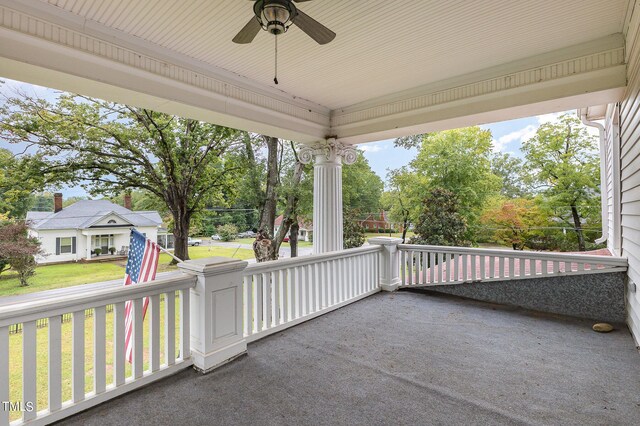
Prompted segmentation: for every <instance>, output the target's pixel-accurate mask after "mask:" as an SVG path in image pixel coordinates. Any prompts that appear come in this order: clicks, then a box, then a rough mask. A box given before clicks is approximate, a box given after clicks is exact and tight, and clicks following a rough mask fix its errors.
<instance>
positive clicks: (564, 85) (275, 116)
mask: <svg viewBox="0 0 640 426" xmlns="http://www.w3.org/2000/svg"><path fill="white" fill-rule="evenodd" d="M0 40H1V42H0V57H1V58H2V61H0V75H2V76H3V77H6V78H13V79H16V80H21V81H26V82H30V83H34V84H40V85H43V86H47V87H52V88H57V89H60V90H66V91H70V92H76V93H82V94H85V95H89V96H95V97H99V98H102V99H107V100H110V101H114V102H120V103H125V104H128V105H134V106H139V107H145V108H150V109H154V110H157V111H162V112H165V113H169V114H176V115H180V116H185V117H190V118H193V119H198V120H204V121H209V122H213V123H217V124H220V125H224V126H229V127H233V128H237V129H242V130H247V131H251V132H256V133H261V134H266V135H271V136H275V137H279V138H283V139H288V140H294V141H297V142H299V143H305V144H307V143H314V141H317V140H319V139H323V138H325V137H326V135H335V136H336V137H337V139H338V140H340V141H341V142H342V143H343V144H348V145H353V144H358V143H365V142H372V141H378V140H382V139H391V138H395V137H399V136H406V135H408V134H420V133H425V132H431V131H437V130H443V129H450V128H457V127H463V126H468V125H475V124H481V123H490V122H496V121H504V120H510V119H514V118H520V117H526V116H531V115H536V114H541V113H546V112H549V111H562V110H567V109H574V108H576V107H587V106H590V105H602V104H607V103H613V102H617V101H618V100H620V99H621V97H622V94H623V92H624V87H625V86H626V62H625V41H624V37H623V36H622V34H611V35H609V36H606V37H601V38H599V39H595V40H591V41H589V42H585V43H581V44H577V45H573V46H569V47H566V48H562V49H559V50H555V51H551V52H546V53H542V54H537V55H532V56H530V57H526V58H524V59H521V60H518V61H514V62H511V63H507V64H502V65H499V66H495V67H491V68H487V69H482V70H479V71H474V72H469V73H467V74H464V75H461V76H457V77H453V78H450V79H446V80H442V81H438V82H435V83H430V84H428V85H425V86H419V87H415V88H412V89H410V90H406V91H403V92H398V93H391V94H389V95H387V96H383V97H380V98H375V99H370V100H368V101H365V102H360V103H355V104H352V105H345V106H342V107H340V108H336V109H333V110H332V109H330V108H328V107H325V106H323V105H319V104H318V103H316V102H314V101H313V99H311V100H306V99H304V98H303V97H301V96H297V95H296V94H295V93H287V92H284V91H281V90H278V89H276V88H273V87H269V86H268V85H263V84H260V83H258V82H256V81H252V80H250V79H248V78H245V77H243V76H240V75H237V74H234V73H232V72H229V71H227V70H224V69H221V68H217V67H215V66H211V65H210V64H206V63H204V62H200V61H198V60H195V59H193V58H191V57H188V56H186V55H184V54H181V53H179V52H175V51H171V50H168V49H163V48H161V47H159V46H157V45H154V44H153V43H150V42H148V41H146V40H142V39H139V38H136V37H131V36H127V35H126V34H124V33H122V32H120V31H117V30H115V29H113V28H110V27H107V26H104V25H101V24H98V23H96V22H93V21H91V20H86V19H83V18H82V17H80V16H77V15H75V14H72V13H69V12H66V11H64V10H61V9H59V8H55V7H51V6H50V5H48V4H46V3H45V2H39V1H33V2H18V1H15V0H0Z"/></svg>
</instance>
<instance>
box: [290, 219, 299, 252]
mask: <svg viewBox="0 0 640 426" xmlns="http://www.w3.org/2000/svg"><path fill="white" fill-rule="evenodd" d="M299 231H300V225H299V224H298V222H297V221H295V222H293V223H292V224H291V228H290V230H289V246H290V247H291V257H298V232H299Z"/></svg>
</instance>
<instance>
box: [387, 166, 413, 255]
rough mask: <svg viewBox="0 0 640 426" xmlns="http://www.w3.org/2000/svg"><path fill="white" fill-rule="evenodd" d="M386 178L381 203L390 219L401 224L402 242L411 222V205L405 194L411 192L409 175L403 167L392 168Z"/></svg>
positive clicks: (405, 237)
mask: <svg viewBox="0 0 640 426" xmlns="http://www.w3.org/2000/svg"><path fill="white" fill-rule="evenodd" d="M388 179H389V182H388V186H389V188H388V190H387V191H385V192H384V193H383V194H382V198H381V204H382V207H383V208H384V209H385V210H387V211H388V212H389V217H390V218H391V220H393V221H394V222H397V223H401V224H402V242H403V243H404V242H405V241H406V239H407V231H408V230H409V226H410V224H411V213H412V205H411V202H410V200H409V198H410V197H408V196H407V194H408V193H410V192H411V186H412V180H411V175H410V174H408V173H406V170H404V169H398V170H392V171H391V172H390V173H389V175H388ZM416 217H417V216H416Z"/></svg>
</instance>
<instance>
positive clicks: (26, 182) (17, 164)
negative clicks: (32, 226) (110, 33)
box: [0, 148, 53, 219]
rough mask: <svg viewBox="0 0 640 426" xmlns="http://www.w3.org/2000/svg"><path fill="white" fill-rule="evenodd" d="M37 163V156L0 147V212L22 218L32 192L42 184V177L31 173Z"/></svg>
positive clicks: (41, 186)
mask: <svg viewBox="0 0 640 426" xmlns="http://www.w3.org/2000/svg"><path fill="white" fill-rule="evenodd" d="M39 164H40V161H39V159H38V158H37V157H32V156H28V155H15V154H13V153H12V152H11V151H9V150H8V149H4V148H0V213H6V214H7V215H8V216H9V217H11V218H14V219H24V217H25V216H26V214H27V211H28V210H29V208H30V207H31V205H32V204H33V201H34V199H33V193H34V192H35V191H39V190H42V188H43V186H44V183H43V181H42V177H41V176H40V175H39V174H38V173H33V171H34V170H35V169H37V168H38V165H39ZM51 200H53V197H52V198H51ZM51 202H53V201H51Z"/></svg>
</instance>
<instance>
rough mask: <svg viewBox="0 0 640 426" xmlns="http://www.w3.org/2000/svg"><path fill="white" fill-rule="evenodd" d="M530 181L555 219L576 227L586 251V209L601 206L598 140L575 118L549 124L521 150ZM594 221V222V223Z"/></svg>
mask: <svg viewBox="0 0 640 426" xmlns="http://www.w3.org/2000/svg"><path fill="white" fill-rule="evenodd" d="M522 151H523V152H524V155H525V159H526V163H525V167H526V169H527V170H528V173H529V174H528V181H529V183H530V184H532V185H534V186H536V188H537V189H538V190H539V191H540V192H541V193H542V194H543V195H544V197H545V200H546V202H547V204H548V205H549V207H551V208H554V209H555V210H556V216H557V217H558V218H559V219H561V220H562V221H563V222H564V223H566V224H567V225H570V226H572V227H573V230H574V231H575V234H574V235H575V236H576V240H577V241H576V242H577V246H578V249H579V250H581V251H584V250H586V245H587V243H586V240H585V235H584V231H583V222H584V221H585V219H586V218H587V217H586V216H587V215H586V214H585V212H588V211H589V208H587V209H584V208H583V206H594V205H595V206H597V205H598V204H599V202H600V189H599V185H600V161H599V156H598V145H597V140H596V138H595V137H592V136H589V134H588V133H587V130H586V128H585V127H584V126H583V125H582V124H581V123H580V121H579V120H578V119H577V118H576V117H575V116H572V115H569V114H565V115H563V116H561V117H560V119H559V122H557V123H547V124H544V125H542V126H540V128H539V129H538V131H537V132H536V136H535V137H534V138H532V139H530V140H528V141H527V142H525V143H524V144H523V146H522ZM593 221H594V220H592V222H593Z"/></svg>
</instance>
